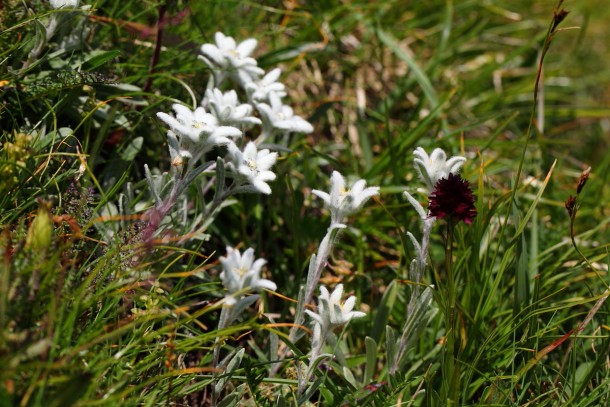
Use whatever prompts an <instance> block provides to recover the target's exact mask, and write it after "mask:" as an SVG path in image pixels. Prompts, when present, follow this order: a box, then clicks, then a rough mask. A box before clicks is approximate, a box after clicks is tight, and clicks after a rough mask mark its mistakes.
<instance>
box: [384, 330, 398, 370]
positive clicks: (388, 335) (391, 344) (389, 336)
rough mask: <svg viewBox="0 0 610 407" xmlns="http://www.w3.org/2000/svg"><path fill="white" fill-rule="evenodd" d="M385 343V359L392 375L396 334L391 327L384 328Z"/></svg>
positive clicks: (395, 350)
mask: <svg viewBox="0 0 610 407" xmlns="http://www.w3.org/2000/svg"><path fill="white" fill-rule="evenodd" d="M385 343H386V346H385V347H386V358H387V364H388V366H389V367H390V373H393V370H394V369H393V367H394V366H395V365H396V352H397V348H396V345H397V343H396V334H395V333H394V330H393V329H392V327H391V326H389V325H386V327H385Z"/></svg>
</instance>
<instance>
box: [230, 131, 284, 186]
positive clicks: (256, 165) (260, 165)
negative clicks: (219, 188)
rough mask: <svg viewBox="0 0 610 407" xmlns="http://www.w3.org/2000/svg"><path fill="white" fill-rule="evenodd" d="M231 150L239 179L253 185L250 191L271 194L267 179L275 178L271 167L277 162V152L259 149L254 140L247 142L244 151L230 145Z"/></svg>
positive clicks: (233, 164) (233, 165) (243, 182)
mask: <svg viewBox="0 0 610 407" xmlns="http://www.w3.org/2000/svg"><path fill="white" fill-rule="evenodd" d="M229 152H230V154H231V155H232V157H233V162H232V167H233V168H235V171H236V172H237V179H238V181H239V182H241V183H242V184H248V185H251V186H252V187H253V189H252V190H250V191H248V192H260V193H263V194H267V195H269V194H270V193H271V187H270V186H269V184H267V181H273V180H274V179H275V174H274V173H273V172H272V171H269V169H270V168H271V167H272V166H273V164H275V161H276V160H277V153H271V152H269V150H268V149H264V150H258V149H257V147H256V144H254V142H252V141H250V142H249V143H248V144H246V147H245V148H244V151H243V152H242V151H240V150H239V149H238V148H237V147H234V146H230V147H229Z"/></svg>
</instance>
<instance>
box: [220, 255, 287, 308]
mask: <svg viewBox="0 0 610 407" xmlns="http://www.w3.org/2000/svg"><path fill="white" fill-rule="evenodd" d="M220 262H221V263H222V269H223V271H222V273H220V279H221V280H222V284H223V285H224V287H225V288H226V289H227V291H228V293H227V303H228V304H234V303H235V302H236V299H235V297H234V294H235V293H238V292H241V293H240V294H243V291H245V290H248V289H250V290H259V289H261V288H266V289H268V290H271V291H275V290H276V289H277V286H276V285H275V283H274V282H273V281H271V280H266V279H264V278H260V274H261V269H262V267H263V266H264V265H265V263H267V261H266V260H265V259H257V260H256V261H255V260H254V249H252V248H249V249H248V250H246V251H245V252H244V254H243V255H242V254H241V253H240V252H239V250H238V249H233V248H232V247H229V246H227V257H221V258H220Z"/></svg>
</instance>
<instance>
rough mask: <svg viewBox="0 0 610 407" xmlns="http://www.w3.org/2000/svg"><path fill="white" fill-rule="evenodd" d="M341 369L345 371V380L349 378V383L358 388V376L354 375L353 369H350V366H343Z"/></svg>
mask: <svg viewBox="0 0 610 407" xmlns="http://www.w3.org/2000/svg"><path fill="white" fill-rule="evenodd" d="M341 370H342V371H343V377H344V378H345V380H347V381H348V382H349V384H351V385H352V386H354V387H356V388H357V387H358V382H356V378H355V377H354V374H353V373H352V371H351V370H349V367H347V366H343V368H342V369H341Z"/></svg>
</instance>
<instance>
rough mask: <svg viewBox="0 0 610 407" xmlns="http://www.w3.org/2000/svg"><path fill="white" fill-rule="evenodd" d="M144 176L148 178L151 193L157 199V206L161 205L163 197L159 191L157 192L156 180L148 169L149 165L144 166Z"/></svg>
mask: <svg viewBox="0 0 610 407" xmlns="http://www.w3.org/2000/svg"><path fill="white" fill-rule="evenodd" d="M144 176H145V177H146V181H147V182H148V187H149V188H150V192H151V193H152V195H153V198H155V203H156V204H157V205H161V197H160V196H159V191H158V190H157V185H156V184H155V180H154V179H153V176H152V174H151V172H150V169H149V168H148V165H147V164H144Z"/></svg>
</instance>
